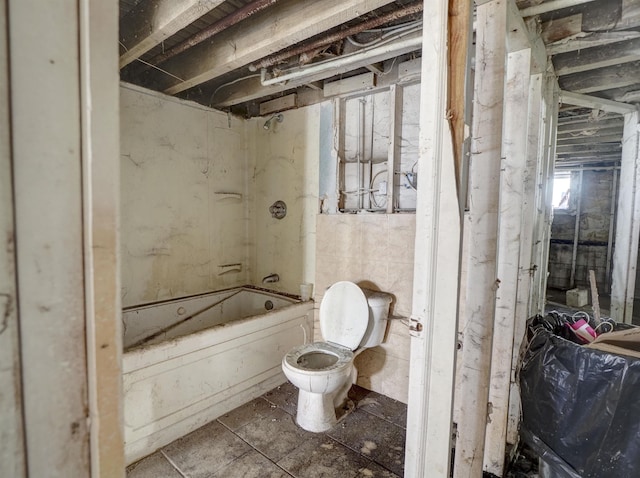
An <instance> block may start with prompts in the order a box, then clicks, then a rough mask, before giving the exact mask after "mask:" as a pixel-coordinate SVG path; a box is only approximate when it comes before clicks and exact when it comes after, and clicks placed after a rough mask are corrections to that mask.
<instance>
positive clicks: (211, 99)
mask: <svg viewBox="0 0 640 478" xmlns="http://www.w3.org/2000/svg"><path fill="white" fill-rule="evenodd" d="M258 76H260V73H256V74H254V75H248V76H243V77H241V78H236V79H235V80H232V81H229V82H227V83H223V84H221V85H220V86H218V87H217V88H216V89H215V90H214V91H213V93H212V94H211V96H210V97H209V107H212V103H213V97H214V96H216V93H217V92H218V91H220V90H221V89H222V88H225V87H226V86H231V85H235V84H236V83H239V82H240V81H243V80H248V79H249V78H255V77H258Z"/></svg>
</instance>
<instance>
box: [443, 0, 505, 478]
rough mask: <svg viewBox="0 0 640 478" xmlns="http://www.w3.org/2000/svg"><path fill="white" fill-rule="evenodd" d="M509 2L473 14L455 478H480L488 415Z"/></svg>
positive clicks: (492, 4)
mask: <svg viewBox="0 0 640 478" xmlns="http://www.w3.org/2000/svg"><path fill="white" fill-rule="evenodd" d="M507 15H508V2H503V1H498V0H494V1H491V2H487V3H484V4H482V5H478V6H477V21H476V25H477V27H476V45H477V50H476V65H480V68H477V71H476V75H475V85H474V117H473V123H472V128H471V130H472V137H471V162H470V166H469V205H470V210H469V213H468V215H467V218H466V220H465V224H464V235H465V236H466V237H468V241H469V249H468V250H469V257H468V258H465V260H466V261H467V262H468V263H467V265H466V266H465V270H466V271H467V272H466V283H465V284H462V285H461V287H464V288H466V291H465V292H464V294H465V313H466V317H465V319H464V320H465V326H464V329H462V330H461V331H460V339H461V345H462V350H461V351H460V356H459V357H460V365H459V368H458V376H457V378H456V381H457V386H456V411H457V421H458V422H457V424H458V427H457V437H456V452H455V468H454V475H453V476H454V477H455V478H463V477H464V478H467V477H470V476H474V477H475V476H481V475H482V468H483V456H484V442H485V429H486V423H487V413H488V396H489V374H490V369H491V345H492V335H493V316H494V302H495V291H496V289H497V287H499V286H500V282H499V281H498V278H497V276H496V243H497V240H498V204H499V202H498V196H499V183H500V164H501V161H500V157H501V148H502V124H503V96H504V84H505V58H506V32H507Z"/></svg>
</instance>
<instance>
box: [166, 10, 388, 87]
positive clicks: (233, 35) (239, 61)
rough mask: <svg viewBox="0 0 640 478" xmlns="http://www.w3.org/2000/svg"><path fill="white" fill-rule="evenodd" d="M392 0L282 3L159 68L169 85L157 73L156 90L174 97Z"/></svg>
mask: <svg viewBox="0 0 640 478" xmlns="http://www.w3.org/2000/svg"><path fill="white" fill-rule="evenodd" d="M391 1H392V0H356V1H353V2H344V1H342V0H326V1H323V2H316V1H314V0H295V1H294V0H282V1H280V2H278V3H277V4H275V5H274V6H273V7H270V8H269V10H268V11H265V12H261V13H259V14H257V15H255V16H254V17H253V25H252V28H251V29H250V30H247V29H246V28H245V27H244V26H243V25H242V24H239V25H236V26H233V27H231V28H229V29H227V30H225V31H224V32H222V33H220V34H219V35H218V36H216V41H215V42H202V43H200V44H198V45H196V46H194V47H192V48H190V49H189V50H188V52H189V54H188V55H177V56H175V57H173V58H170V59H169V60H167V61H166V62H164V63H163V64H162V68H163V69H164V70H166V71H168V72H170V73H171V74H172V75H174V76H175V77H178V78H181V80H180V81H177V82H176V80H175V78H172V77H170V76H168V75H166V74H163V73H158V75H159V76H158V77H157V78H156V82H157V84H158V88H159V89H162V90H164V91H165V93H167V94H170V95H174V94H176V93H179V92H181V91H184V90H187V89H189V88H192V87H194V86H196V85H199V84H200V83H204V82H205V81H208V80H211V79H213V78H217V77H219V76H221V75H223V74H224V73H227V72H229V71H232V70H234V69H236V68H239V67H241V66H244V65H248V64H249V63H251V62H254V61H256V60H259V59H260V58H262V57H264V56H266V55H268V54H270V53H272V52H274V51H279V50H282V49H284V48H286V47H288V46H291V45H294V44H296V43H299V42H301V41H303V40H306V39H307V38H311V37H312V36H314V35H316V34H318V33H322V32H323V31H325V30H327V29H329V28H333V27H335V26H338V25H340V24H342V23H344V22H347V21H349V20H352V19H353V18H356V17H359V16H361V15H363V14H364V13H367V12H370V11H371V10H375V9H376V8H379V7H382V6H384V5H386V4H388V3H391Z"/></svg>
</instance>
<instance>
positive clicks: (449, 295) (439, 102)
mask: <svg viewBox="0 0 640 478" xmlns="http://www.w3.org/2000/svg"><path fill="white" fill-rule="evenodd" d="M424 7H425V8H424V17H423V21H424V29H423V32H424V41H423V51H422V78H423V80H422V84H421V93H420V97H421V108H420V159H419V162H418V175H419V177H420V178H421V179H420V186H419V187H418V192H417V208H416V240H415V266H414V284H413V305H412V317H411V323H412V324H413V327H414V330H413V332H412V338H411V364H412V366H411V370H410V380H409V407H408V418H407V444H406V453H405V476H411V477H414V478H427V477H428V478H448V477H449V476H450V472H449V468H450V465H451V460H450V453H451V430H452V415H451V411H452V404H453V386H454V372H455V350H456V334H457V320H456V319H457V317H456V315H457V300H458V289H459V275H458V274H459V269H458V264H459V255H460V215H459V214H460V213H459V205H458V202H457V201H458V199H457V194H456V175H455V166H454V154H453V147H452V144H451V141H452V136H451V130H450V128H449V124H448V121H447V119H446V100H447V74H448V72H447V66H446V65H447V11H448V9H447V7H448V1H447V0H437V1H433V2H425V5H424Z"/></svg>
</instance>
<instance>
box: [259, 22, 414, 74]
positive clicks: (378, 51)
mask: <svg viewBox="0 0 640 478" xmlns="http://www.w3.org/2000/svg"><path fill="white" fill-rule="evenodd" d="M399 36H400V37H401V38H390V39H389V40H387V41H385V42H381V43H380V44H379V45H376V46H375V47H368V48H364V49H362V50H358V51H356V52H353V53H348V54H345V55H342V56H340V57H337V58H332V59H330V60H325V61H321V62H318V63H312V64H310V65H306V66H304V67H299V68H294V69H291V70H289V71H285V72H282V73H281V74H279V75H278V76H275V77H271V78H268V77H267V71H266V68H263V69H262V70H261V74H260V82H261V83H262V86H269V85H275V84H279V83H285V82H288V81H292V80H299V79H302V78H306V79H308V78H312V79H310V80H308V81H315V80H316V76H317V77H318V78H323V77H326V76H325V75H326V72H327V71H331V72H332V74H336V75H339V74H342V73H345V72H347V71H350V70H353V69H355V68H359V67H361V66H364V65H368V64H371V63H377V62H378V61H383V60H385V59H388V58H392V57H394V56H398V55H403V54H405V53H409V52H411V51H414V50H417V49H419V48H420V47H421V45H422V27H421V26H420V27H418V28H416V29H415V30H410V31H407V32H403V33H402V34H401V35H399Z"/></svg>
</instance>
